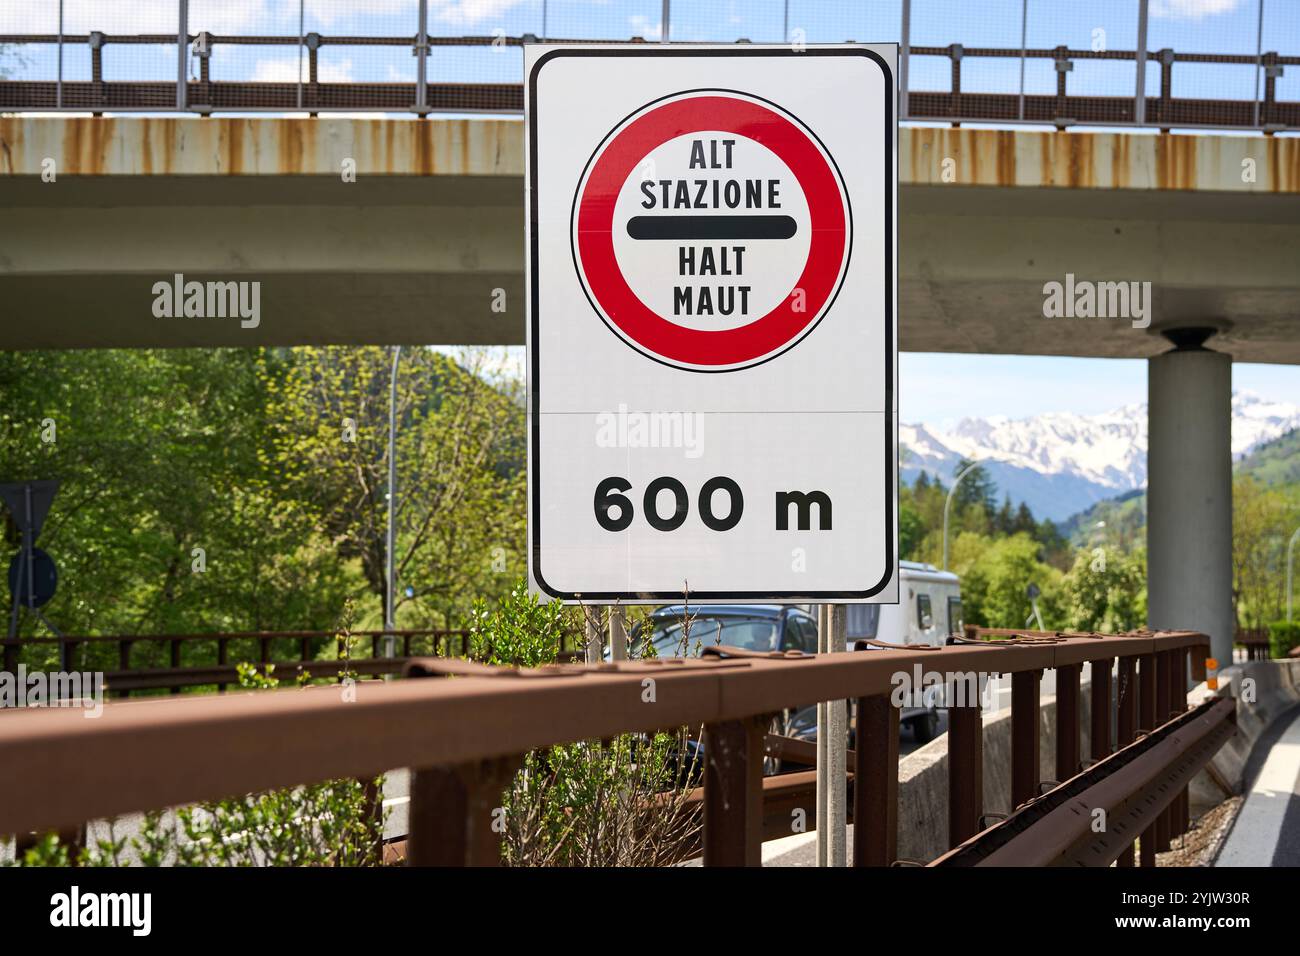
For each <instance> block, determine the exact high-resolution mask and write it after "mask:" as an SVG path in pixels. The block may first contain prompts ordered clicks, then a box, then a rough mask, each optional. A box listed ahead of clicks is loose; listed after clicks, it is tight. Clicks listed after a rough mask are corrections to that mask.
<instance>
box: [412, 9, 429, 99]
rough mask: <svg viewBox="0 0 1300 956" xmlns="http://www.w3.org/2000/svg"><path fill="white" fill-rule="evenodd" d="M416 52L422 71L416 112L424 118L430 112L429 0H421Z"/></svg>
mask: <svg viewBox="0 0 1300 956" xmlns="http://www.w3.org/2000/svg"><path fill="white" fill-rule="evenodd" d="M414 52H415V57H416V59H417V60H418V61H419V63H418V67H417V68H418V69H419V71H420V72H419V74H418V75H417V76H416V78H415V107H414V112H415V114H416V115H417V116H419V117H420V118H421V119H424V117H425V116H426V115H427V114H428V112H429V88H428V82H429V80H428V77H429V74H428V70H427V69H426V64H427V63H428V58H429V0H420V30H419V32H418V33H417V34H416V37H415V51H414Z"/></svg>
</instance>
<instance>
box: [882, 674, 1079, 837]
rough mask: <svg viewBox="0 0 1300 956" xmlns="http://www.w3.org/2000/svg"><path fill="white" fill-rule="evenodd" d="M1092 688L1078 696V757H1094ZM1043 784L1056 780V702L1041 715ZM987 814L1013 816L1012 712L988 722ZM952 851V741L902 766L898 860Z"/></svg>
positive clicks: (940, 741) (1045, 704)
mask: <svg viewBox="0 0 1300 956" xmlns="http://www.w3.org/2000/svg"><path fill="white" fill-rule="evenodd" d="M1091 691H1092V687H1091V684H1090V683H1089V682H1086V681H1085V682H1083V683H1082V684H1081V687H1080V694H1079V724H1080V727H1081V738H1082V742H1081V744H1080V749H1079V753H1081V754H1082V755H1083V756H1084V757H1087V756H1088V755H1090V754H1091V752H1092V751H1091V744H1092V740H1091V737H1092V734H1091V725H1092V693H1091ZM1038 761H1039V768H1040V769H1039V779H1041V780H1051V779H1053V778H1054V777H1055V775H1056V698H1055V697H1043V698H1042V699H1041V701H1040V705H1039V716H1038ZM984 811H985V812H986V813H1010V812H1011V711H1010V710H1003V711H1000V712H998V713H996V714H989V715H986V716H985V718H984ZM947 850H948V737H947V735H946V734H945V735H943V736H942V737H939V738H937V739H935V740H932V741H931V742H930V743H928V744H926V745H925V746H924V747H921V748H920V749H919V750H916V751H913V752H912V753H910V754H908V755H907V756H906V757H904V758H902V759H901V760H899V762H898V856H899V859H903V860H917V861H920V862H927V861H929V860H933V859H934V858H935V857H937V856H939V855H940V854H941V853H944V852H945V851H947Z"/></svg>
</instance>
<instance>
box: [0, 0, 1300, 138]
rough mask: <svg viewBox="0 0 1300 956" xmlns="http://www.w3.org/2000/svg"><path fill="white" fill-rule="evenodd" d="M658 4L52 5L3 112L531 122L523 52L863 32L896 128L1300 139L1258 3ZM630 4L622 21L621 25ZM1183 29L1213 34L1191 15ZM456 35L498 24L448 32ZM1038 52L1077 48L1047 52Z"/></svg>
mask: <svg viewBox="0 0 1300 956" xmlns="http://www.w3.org/2000/svg"><path fill="white" fill-rule="evenodd" d="M116 6H120V5H116ZM654 6H656V7H661V20H660V22H659V23H658V24H654V23H650V22H649V21H648V20H647V18H646V17H645V16H644V15H643V13H644V11H643V10H642V7H644V4H643V3H638V4H632V3H631V2H630V0H627V2H624V0H614V2H613V3H612V4H610V5H609V7H610V11H607V12H608V13H610V14H611V15H608V16H606V15H605V12H601V13H599V16H598V13H597V12H593V11H586V12H585V13H583V14H580V13H579V12H577V11H574V10H571V9H570V10H565V9H563V8H560V7H559V5H556V9H555V10H550V9H549V5H548V3H547V2H546V0H543V2H542V4H541V7H540V10H539V11H537V10H533V9H532V8H530V9H529V11H527V12H525V11H523V10H519V11H512V12H510V14H509V16H508V17H507V16H506V14H500V15H496V14H489V13H487V12H484V13H482V14H477V13H473V12H472V11H467V12H465V13H464V14H463V15H460V14H458V15H456V16H451V15H449V14H448V12H447V11H446V10H444V9H440V8H436V7H435V9H434V10H433V11H432V13H431V11H430V10H429V4H427V3H420V4H418V10H417V13H416V16H415V18H413V19H412V20H410V21H408V22H405V23H404V22H403V17H402V16H401V15H391V16H384V15H381V14H367V13H365V12H363V11H358V10H357V9H356V8H355V5H354V4H350V3H345V2H343V0H319V2H315V3H312V4H307V3H306V0H299V4H298V5H297V17H296V18H289V17H283V16H281V17H274V16H271V15H269V14H268V16H267V17H266V18H265V22H259V23H256V24H250V25H254V26H276V27H280V28H284V27H286V26H289V27H296V28H297V29H296V31H292V32H278V33H265V34H263V33H252V32H250V33H246V34H241V33H237V32H232V31H230V30H229V29H221V28H223V27H228V26H229V25H230V24H231V22H232V21H231V19H230V18H229V17H220V16H218V15H217V13H216V8H215V7H213V6H211V5H209V4H198V3H189V2H187V0H177V2H176V6H175V8H174V9H172V8H169V7H167V6H160V7H158V8H155V12H154V13H151V14H148V15H146V14H145V13H139V14H135V15H134V16H133V17H125V18H124V16H123V15H122V13H121V12H120V10H118V9H115V8H114V7H115V5H113V4H99V5H98V7H97V6H95V5H94V4H91V5H90V6H87V5H86V4H84V3H83V4H78V5H77V6H76V7H75V11H74V12H75V19H71V20H70V19H68V18H67V17H65V16H64V13H63V4H57V5H56V4H54V3H51V4H49V7H48V10H47V11H46V14H45V16H44V19H41V20H40V21H39V22H36V21H27V20H25V21H22V22H19V21H18V20H17V19H16V18H15V17H13V16H10V17H5V16H4V13H3V8H2V7H0V111H33V110H42V111H73V112H92V113H105V112H130V111H143V112H151V113H156V112H181V113H197V114H201V115H206V114H210V113H214V112H220V111H227V112H233V111H238V112H254V113H256V112H275V113H285V112H307V113H311V114H319V113H327V112H331V111H351V112H356V111H367V112H401V113H407V114H414V115H417V116H423V115H427V114H430V113H457V114H461V113H482V112H487V113H507V114H509V113H518V112H520V111H521V110H522V109H523V88H522V83H521V80H522V61H521V57H520V56H519V52H518V48H519V47H521V46H522V45H523V44H524V43H526V42H539V41H540V42H554V43H575V42H576V43H585V42H628V43H648V42H667V41H669V40H671V41H672V42H688V43H689V42H741V43H744V42H763V43H786V44H790V45H791V46H793V47H794V48H796V49H798V48H799V47H800V45H802V44H805V43H814V42H843V41H845V40H848V39H851V38H854V37H856V38H857V39H877V40H897V41H898V42H899V44H900V64H899V80H900V97H899V110H900V116H901V118H902V119H903V120H906V121H914V122H945V123H953V124H960V123H972V122H975V123H998V124H1015V123H1029V124H1046V125H1050V126H1053V127H1057V128H1064V127H1067V126H1078V125H1104V126H1133V127H1149V128H1156V129H1164V130H1167V129H1171V128H1175V127H1177V128H1198V127H1208V128H1231V129H1255V130H1260V131H1264V132H1276V131H1280V130H1293V129H1300V95H1296V94H1294V93H1293V94H1292V95H1290V96H1287V95H1285V88H1286V87H1287V86H1288V84H1289V86H1290V89H1292V90H1294V89H1296V79H1295V74H1296V72H1298V69H1297V68H1300V49H1294V48H1288V45H1289V44H1294V43H1295V42H1296V36H1297V35H1298V34H1297V30H1296V23H1295V21H1296V19H1297V17H1300V11H1298V10H1296V9H1291V8H1290V7H1289V6H1288V7H1283V6H1280V5H1278V6H1273V5H1270V6H1269V9H1268V13H1267V16H1266V12H1265V4H1264V3H1262V2H1261V0H1247V2H1246V3H1245V4H1243V5H1240V6H1236V5H1234V6H1233V7H1232V8H1231V9H1230V10H1224V11H1219V14H1220V15H1221V16H1224V17H1227V16H1230V17H1232V23H1231V29H1230V30H1229V29H1224V30H1223V31H1222V39H1220V38H1219V35H1215V36H1214V38H1213V39H1210V40H1207V39H1206V37H1205V36H1204V35H1203V34H1202V35H1197V34H1195V33H1189V32H1188V27H1187V26H1186V24H1185V23H1184V24H1182V25H1180V24H1179V21H1178V18H1177V15H1176V14H1177V11H1176V10H1175V11H1172V12H1171V10H1170V9H1169V8H1168V7H1167V5H1161V4H1156V5H1155V6H1154V8H1153V5H1152V4H1151V2H1150V0H1118V5H1116V4H1110V5H1108V6H1106V7H1104V8H1103V9H1101V10H1097V11H1092V10H1088V11H1087V12H1086V13H1082V12H1080V9H1079V8H1080V7H1081V6H1083V5H1079V4H1075V3H1069V2H1065V0H1061V2H1041V0H1036V2H1035V3H1033V4H1028V3H1026V4H1017V5H1014V6H1016V7H1018V8H1019V10H1018V14H1019V15H1018V16H1012V15H1010V14H1009V11H1010V6H1008V5H1003V7H1000V8H999V9H998V10H997V11H995V12H992V13H987V14H985V13H982V12H980V13H977V12H976V11H975V8H973V7H972V5H970V4H964V3H961V2H958V0H893V3H886V4H879V5H874V6H873V7H872V8H871V10H870V11H859V10H857V9H856V6H857V5H850V4H846V5H844V6H843V8H836V9H834V10H830V11H820V12H814V11H810V10H803V9H801V8H800V6H799V4H798V3H797V2H796V3H795V4H794V9H793V10H792V9H791V7H792V4H791V2H790V0H782V2H781V3H780V4H779V7H780V10H781V14H782V15H781V17H780V18H777V17H776V16H775V15H773V14H774V12H775V8H774V5H773V4H760V3H757V2H753V3H749V4H746V3H742V4H740V5H739V6H738V7H737V8H736V13H737V16H735V17H734V19H738V20H739V24H740V25H732V24H731V19H732V18H728V17H722V16H715V17H712V18H710V17H709V16H707V15H706V13H705V12H703V11H704V9H705V8H704V7H702V6H701V5H700V4H699V3H698V2H696V0H675V2H670V0H664V2H663V3H662V5H660V4H658V3H656V4H654ZM624 7H626V8H627V9H626V10H624V11H622V12H624V13H626V14H627V15H626V16H618V15H617V14H618V12H619V11H620V10H622V8H624ZM638 11H640V12H639V13H638ZM537 14H540V16H538V15H537ZM634 14H635V15H634ZM28 16H29V17H30V16H36V14H28ZM141 18H144V19H141ZM1185 19H1186V18H1185ZM1094 21H1096V24H1097V25H1093V24H1094ZM497 22H499V23H500V24H501V25H496V24H497ZM629 22H631V23H633V24H636V23H640V24H641V27H640V28H641V32H642V34H643V36H639V37H633V38H632V39H630V40H629V39H627V34H626V30H627V29H628V26H629ZM1189 22H1194V23H1199V24H1202V25H1204V24H1207V23H1213V22H1215V21H1212V20H1211V19H1210V18H1209V17H1208V16H1204V15H1203V16H1202V17H1201V18H1200V19H1196V18H1192V19H1191V20H1190V21H1189ZM682 23H684V24H685V25H684V26H680V24H682ZM114 24H118V25H122V26H138V27H140V29H138V30H136V31H132V30H126V29H117V30H114V29H111V26H112V25H114ZM675 24H677V25H679V28H678V29H676V30H674V25H675ZM96 26H99V27H101V28H102V29H94V27H96ZM457 26H477V27H484V28H490V29H488V30H487V31H486V32H483V33H473V32H471V31H461V32H460V33H458V34H454V35H453V34H451V33H448V32H447V31H448V30H449V29H451V28H455V27H457ZM742 31H743V32H742ZM385 32H387V35H384V34H385ZM1247 35H1248V38H1247ZM1109 37H1113V38H1114V40H1115V41H1116V42H1115V43H1113V44H1112V43H1111V42H1110V39H1109ZM990 38H995V39H996V40H997V41H998V42H988V41H989V39H990ZM938 39H942V40H950V41H955V42H935V41H936V40H938ZM963 39H971V40H975V41H978V42H971V43H970V44H966V43H963V42H961V41H962V40H963ZM1048 39H1052V40H1056V39H1059V40H1063V41H1069V42H1060V43H1055V44H1051V43H1045V42H1042V41H1044V40H1048ZM1252 41H1253V42H1252ZM1207 43H1209V44H1210V46H1209V48H1207ZM1214 44H1222V45H1221V46H1217V47H1216V46H1215V45H1214ZM1112 47H1113V48H1112ZM1234 47H1235V49H1234ZM511 51H513V52H511ZM502 54H506V55H504V56H503V55H502ZM354 61H355V62H354ZM1288 70H1291V71H1292V73H1291V75H1290V76H1289V77H1288V75H1287V71H1288ZM361 76H363V77H364V78H358V77H361ZM1176 81H1177V84H1178V91H1179V92H1181V95H1175V94H1176V90H1175V82H1176ZM1280 87H1281V88H1284V89H1283V90H1282V92H1280V91H1279V90H1280Z"/></svg>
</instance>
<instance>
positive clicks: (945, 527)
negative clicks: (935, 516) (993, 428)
mask: <svg viewBox="0 0 1300 956" xmlns="http://www.w3.org/2000/svg"><path fill="white" fill-rule="evenodd" d="M978 464H979V462H977V461H972V462H971V463H970V464H969V465H967V466H966V467H965V468H963V469H962V470H961V471H960V472H959V473H958V475H957V477H956V478H955V479H954V480H953V483H952V487H951V488H949V489H948V497H947V498H946V499H945V500H944V503H943V570H945V571H947V570H948V508H949V506H950V505H952V496H953V493H954V492H955V491H956V490H957V486H958V485H959V484H961V480H962V479H963V478H965V477H966V476H967V475H969V474H970V473H971V472H972V471H974V470H975V466H976V465H978Z"/></svg>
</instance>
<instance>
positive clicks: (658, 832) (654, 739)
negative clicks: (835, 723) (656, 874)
mask: <svg viewBox="0 0 1300 956" xmlns="http://www.w3.org/2000/svg"><path fill="white" fill-rule="evenodd" d="M600 614H601V611H600V610H599V609H596V608H580V609H575V610H566V609H565V608H564V606H563V605H561V604H560V603H559V602H558V601H551V602H540V601H538V599H537V597H536V596H535V595H531V594H529V593H528V591H527V588H526V586H525V585H524V583H523V582H520V583H518V584H517V585H516V586H515V587H514V588H513V589H512V590H511V591H510V593H509V594H507V595H506V596H504V597H502V598H501V599H500V600H498V601H497V602H496V603H495V605H494V606H492V607H490V608H489V606H488V605H487V603H486V602H484V601H482V600H479V601H476V602H475V604H474V612H473V621H472V623H471V626H470V650H471V656H473V657H474V658H475V659H477V660H481V661H485V662H488V663H493V664H509V665H518V666H523V667H537V666H541V665H543V664H553V663H555V662H556V660H557V658H558V655H559V652H560V648H561V644H562V640H563V637H564V635H565V634H566V633H569V632H572V631H575V630H580V629H581V628H582V627H583V625H584V623H585V620H584V618H585V617H586V616H588V615H591V616H597V615H600ZM634 651H635V649H634ZM650 651H651V653H653V647H651V648H650ZM689 736H690V735H689V734H688V733H687V732H686V730H685V729H684V728H682V729H678V730H676V731H669V732H662V733H656V734H648V735H647V734H622V735H620V736H618V737H615V738H613V739H612V740H606V741H599V740H587V741H578V742H576V743H571V744H564V745H560V746H556V747H549V748H546V749H544V750H535V751H533V752H531V753H529V754H528V755H526V756H525V758H524V766H523V768H522V769H521V770H520V771H519V773H518V774H516V775H515V777H514V780H513V781H512V782H511V784H510V786H509V787H508V788H507V790H506V791H505V794H504V796H503V801H502V809H503V810H504V811H505V813H504V830H503V832H502V846H501V855H502V861H503V862H504V863H506V864H507V865H509V866H662V865H665V864H671V863H676V862H678V861H679V860H681V859H683V858H684V857H685V856H687V855H689V854H690V852H692V851H693V850H694V848H695V846H696V845H697V843H698V840H699V833H700V827H701V821H702V817H701V814H702V809H701V804H699V803H698V802H696V801H694V800H692V799H691V788H692V785H693V784H694V783H695V782H698V777H699V767H698V762H697V760H696V759H695V758H693V757H687V756H686V755H688V754H691V753H692V752H693V751H692V750H691V747H690V744H689V741H688V738H689Z"/></svg>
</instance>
